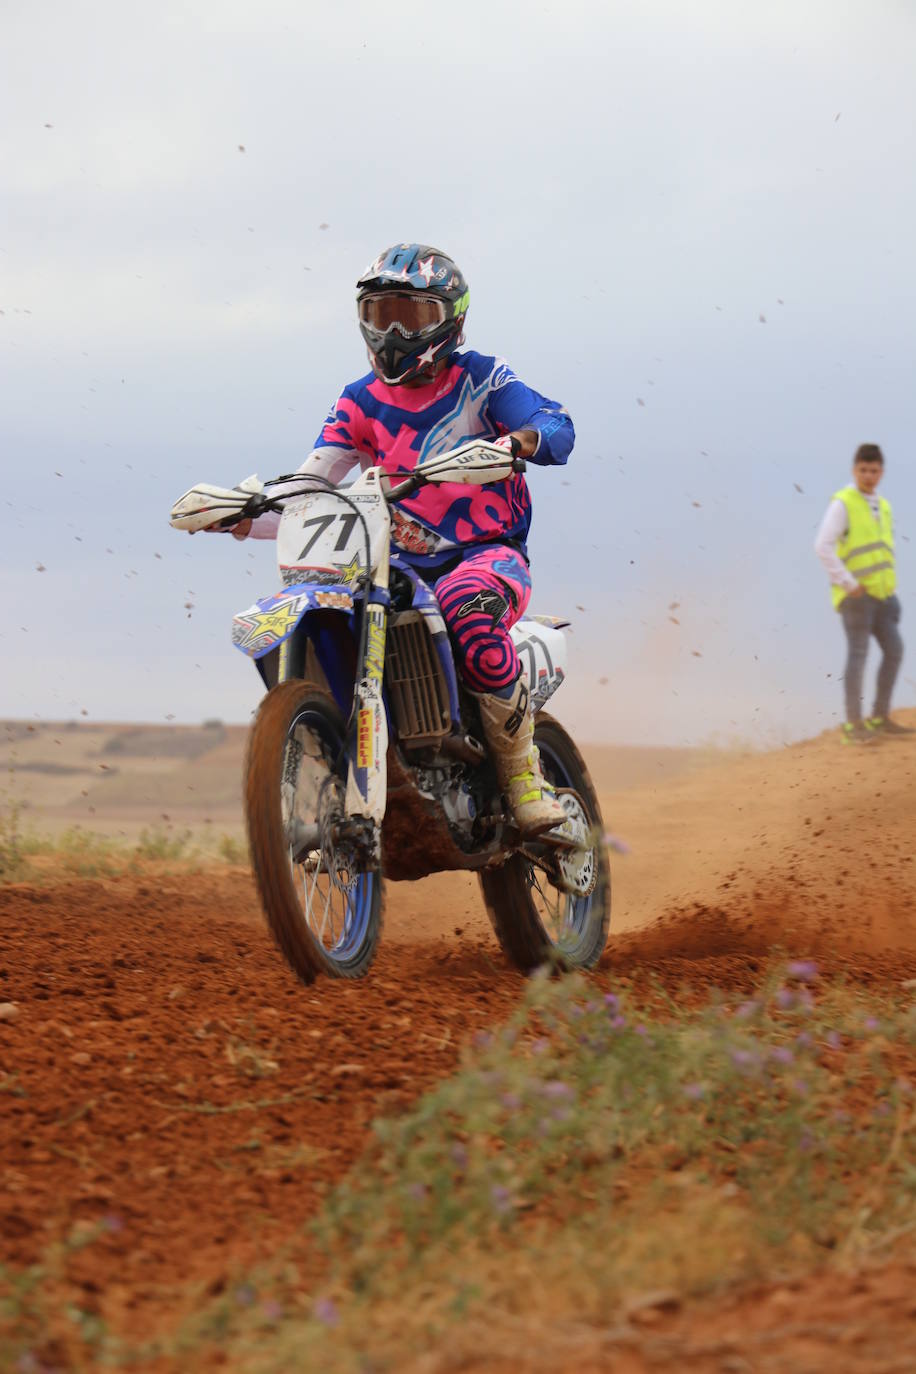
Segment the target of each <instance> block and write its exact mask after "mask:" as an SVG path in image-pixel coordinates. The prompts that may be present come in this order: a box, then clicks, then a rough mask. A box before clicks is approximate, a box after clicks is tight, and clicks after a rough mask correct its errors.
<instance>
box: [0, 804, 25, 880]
mask: <svg viewBox="0 0 916 1374" xmlns="http://www.w3.org/2000/svg"><path fill="white" fill-rule="evenodd" d="M21 820H22V803H21V802H18V801H10V800H7V801H6V802H4V804H3V807H2V809H0V883H15V882H17V881H18V879H19V878H20V877H21V876H22V874H23V872H24V869H25V852H24V849H23V837H22V826H21Z"/></svg>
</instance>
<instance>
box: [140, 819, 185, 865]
mask: <svg viewBox="0 0 916 1374" xmlns="http://www.w3.org/2000/svg"><path fill="white" fill-rule="evenodd" d="M192 840H193V836H192V834H191V832H190V830H179V831H175V832H172V831H170V830H164V829H162V828H161V827H153V828H152V829H150V830H147V829H145V828H144V829H143V830H141V831H140V838H139V839H138V840H137V844H136V848H135V850H134V852H135V854H136V855H137V858H139V859H159V860H162V859H166V860H169V861H174V860H176V859H187V858H190V857H191V855H192V853H193V850H192V848H191V843H192Z"/></svg>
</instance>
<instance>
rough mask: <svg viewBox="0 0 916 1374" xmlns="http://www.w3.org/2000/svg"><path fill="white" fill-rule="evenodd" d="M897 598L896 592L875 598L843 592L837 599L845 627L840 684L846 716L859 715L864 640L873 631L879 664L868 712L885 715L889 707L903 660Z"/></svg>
mask: <svg viewBox="0 0 916 1374" xmlns="http://www.w3.org/2000/svg"><path fill="white" fill-rule="evenodd" d="M900 610H901V607H900V602H899V601H898V600H897V597H896V596H889V597H888V598H887V600H886V601H879V600H878V599H877V598H876V597H874V596H847V598H846V600H845V601H842V602H841V603H840V615H841V616H842V618H843V629H844V630H845V631H846V640H847V645H848V653H847V656H846V674H845V676H844V679H843V685H844V688H845V692H846V719H847V720H849V721H853V722H856V721H861V719H862V680H863V678H864V676H865V659H866V656H867V654H868V641H869V640H870V639H871V637H872V635H874V637H875V639H876V640H877V641H878V643H879V645H880V646H881V654H882V657H881V666H880V668H879V669H878V682H877V685H876V688H875V706H874V710H873V711H872V715H875V716H886V715H888V714H889V713H890V709H891V693H892V692H893V690H894V683H895V682H896V680H897V674H898V672H899V671H900V664H901V663H902V662H903V640H902V639H901V638H900V631H899V630H898V629H897V626H898V625H899V623H900Z"/></svg>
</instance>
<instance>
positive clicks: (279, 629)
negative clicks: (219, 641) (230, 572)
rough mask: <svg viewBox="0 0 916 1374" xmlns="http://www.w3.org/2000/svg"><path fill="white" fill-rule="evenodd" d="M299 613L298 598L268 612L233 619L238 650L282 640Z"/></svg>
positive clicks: (255, 612)
mask: <svg viewBox="0 0 916 1374" xmlns="http://www.w3.org/2000/svg"><path fill="white" fill-rule="evenodd" d="M299 611H300V603H299V598H298V597H294V598H293V599H292V600H284V601H281V602H280V604H279V605H277V606H274V607H273V609H272V610H269V611H262V610H258V611H254V612H250V613H249V614H247V615H237V616H236V617H235V627H234V631H235V632H234V633H233V636H232V637H233V640H234V641H235V643H236V644H238V646H239V648H242V649H244V648H247V647H248V646H249V645H253V644H257V643H260V642H267V643H269V642H271V641H272V640H277V639H282V637H283V635H285V634H286V632H287V631H288V630H290V629H292V627H293V625H294V624H295V623H296V620H297V619H298V616H299Z"/></svg>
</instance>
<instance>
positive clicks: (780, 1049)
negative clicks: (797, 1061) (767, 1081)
mask: <svg viewBox="0 0 916 1374" xmlns="http://www.w3.org/2000/svg"><path fill="white" fill-rule="evenodd" d="M770 1058H771V1059H772V1060H774V1061H775V1062H776V1063H777V1064H791V1063H792V1060H793V1059H794V1058H795V1055H794V1054H793V1053H792V1051H791V1050H790V1049H789V1048H788V1046H787V1045H777V1046H776V1047H775V1049H772V1050H770Z"/></svg>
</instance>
